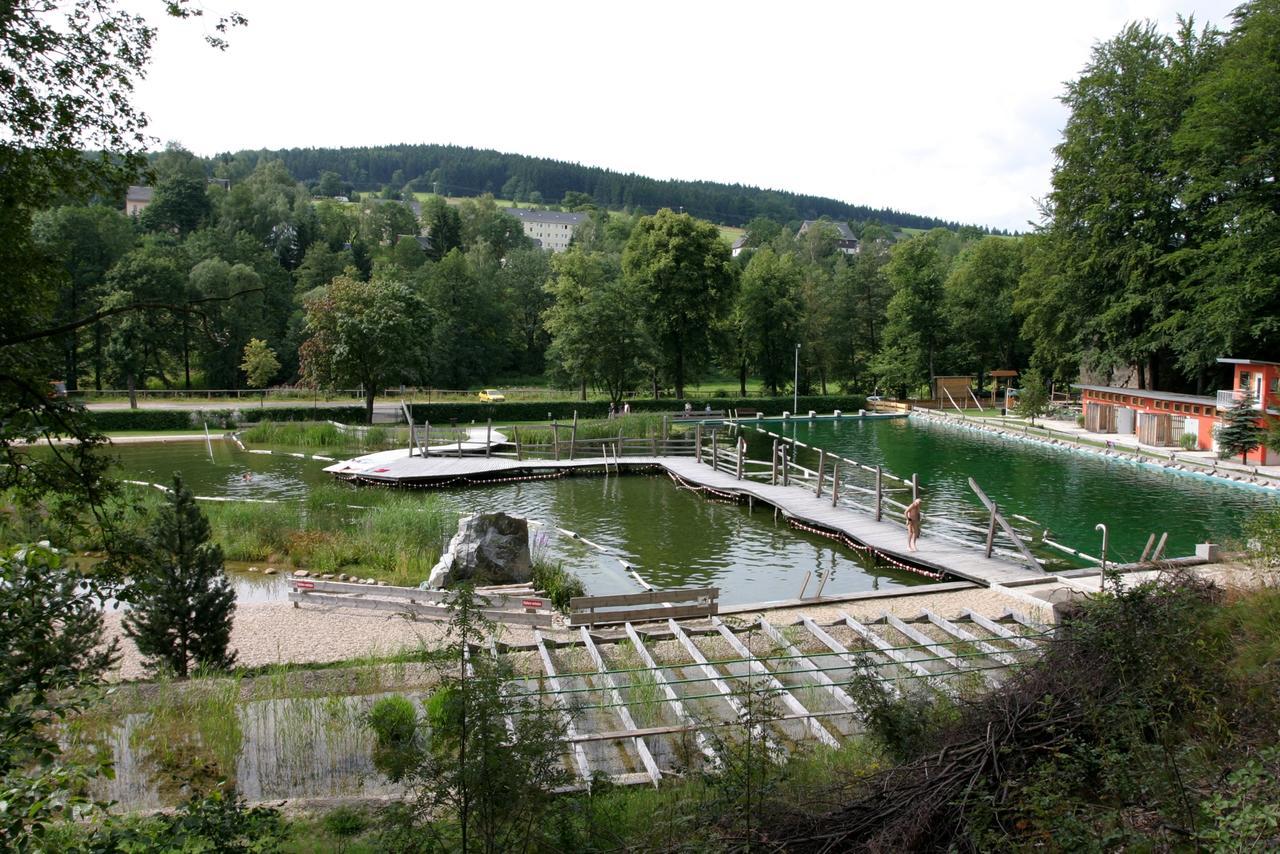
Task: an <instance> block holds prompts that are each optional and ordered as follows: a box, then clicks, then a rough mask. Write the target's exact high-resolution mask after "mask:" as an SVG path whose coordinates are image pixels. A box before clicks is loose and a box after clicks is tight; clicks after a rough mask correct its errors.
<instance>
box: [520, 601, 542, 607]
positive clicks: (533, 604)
mask: <svg viewBox="0 0 1280 854" xmlns="http://www.w3.org/2000/svg"><path fill="white" fill-rule="evenodd" d="M520 604H521V605H522V606H523V607H525V608H541V607H542V600H541V599H522V600H521V601H520Z"/></svg>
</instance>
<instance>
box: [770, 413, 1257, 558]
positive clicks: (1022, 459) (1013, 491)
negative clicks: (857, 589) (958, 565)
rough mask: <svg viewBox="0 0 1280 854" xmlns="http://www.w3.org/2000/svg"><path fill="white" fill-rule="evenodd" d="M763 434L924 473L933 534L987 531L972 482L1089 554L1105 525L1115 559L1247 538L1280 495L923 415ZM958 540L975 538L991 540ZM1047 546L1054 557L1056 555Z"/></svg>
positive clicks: (809, 458) (1005, 508)
mask: <svg viewBox="0 0 1280 854" xmlns="http://www.w3.org/2000/svg"><path fill="white" fill-rule="evenodd" d="M763 426H764V428H765V429H767V430H771V431H773V432H774V433H781V434H783V435H786V436H790V437H792V438H795V439H797V440H798V441H800V442H804V443H805V444H809V445H813V446H815V447H817V448H825V449H827V450H828V451H831V452H834V453H837V454H840V455H841V456H844V457H847V458H850V459H853V460H856V461H858V462H861V463H864V464H866V465H870V466H875V465H879V466H883V467H884V469H885V470H886V471H888V472H892V473H893V474H896V475H898V476H900V477H904V478H909V477H910V476H911V474H912V473H913V472H915V473H917V475H918V477H919V482H920V486H921V494H922V497H923V499H924V517H925V530H926V531H928V530H929V525H930V521H931V520H933V521H935V522H939V523H943V524H945V523H944V519H955V520H963V521H965V522H967V523H970V524H975V525H977V526H979V527H982V528H984V529H985V526H986V513H985V511H983V510H982V509H981V504H980V502H979V500H978V498H977V497H976V496H975V495H974V493H973V491H972V490H971V489H970V488H969V484H968V478H970V477H972V478H973V479H974V480H975V481H977V483H978V485H979V486H980V487H981V488H982V490H983V491H984V492H985V493H986V494H987V495H988V496H989V497H990V498H991V499H992V500H993V501H995V502H996V504H998V505H999V507H1000V509H1001V511H1002V513H1003V514H1004V515H1005V516H1007V517H1012V515H1013V514H1017V515H1018V516H1022V517H1025V519H1016V518H1010V521H1012V522H1013V523H1014V525H1015V527H1017V528H1018V529H1020V530H1022V531H1024V532H1027V533H1035V534H1037V535H1038V534H1040V533H1042V532H1043V531H1044V530H1045V529H1048V530H1049V531H1050V537H1051V539H1053V540H1055V541H1057V542H1060V543H1063V544H1065V545H1068V546H1071V547H1073V548H1076V549H1079V550H1080V551H1083V552H1085V553H1087V554H1091V555H1095V556H1096V555H1097V554H1098V551H1099V548H1100V545H1101V534H1100V533H1099V532H1098V531H1096V530H1095V529H1094V526H1095V525H1096V524H1098V523H1099V522H1101V523H1105V524H1106V525H1107V528H1108V531H1109V540H1110V541H1109V545H1108V555H1107V556H1108V559H1109V560H1120V561H1131V560H1137V558H1138V557H1139V556H1140V555H1141V553H1142V549H1143V547H1144V546H1145V545H1146V542H1147V538H1148V536H1149V535H1150V534H1152V533H1155V534H1156V536H1157V538H1158V537H1159V535H1160V534H1162V533H1164V532H1168V534H1169V539H1168V544H1167V545H1166V548H1165V554H1166V556H1171V557H1179V556H1184V555H1190V554H1193V553H1194V551H1195V545H1196V543H1203V542H1217V543H1222V542H1227V541H1230V540H1232V539H1236V538H1238V537H1239V536H1240V532H1241V526H1242V524H1243V522H1244V520H1245V519H1247V518H1248V517H1249V515H1250V514H1251V513H1254V512H1257V511H1258V510H1261V509H1263V508H1267V507H1274V506H1275V505H1276V502H1277V498H1276V496H1275V495H1274V494H1273V493H1268V492H1264V491H1262V490H1260V489H1257V488H1252V487H1243V486H1227V485H1224V484H1222V483H1217V482H1214V481H1212V480H1210V479H1208V478H1205V477H1200V476H1195V475H1188V474H1186V473H1178V472H1176V471H1171V470H1165V469H1161V468H1153V467H1150V466H1139V465H1136V464H1134V463H1129V462H1123V461H1120V460H1116V459H1113V458H1107V457H1103V456H1101V455H1098V454H1095V453H1091V452H1085V451H1077V450H1071V449H1068V448H1062V447H1055V446H1048V445H1044V444H1041V443H1036V442H1031V441H1026V440H1022V439H1017V438H1004V437H998V436H994V435H992V434H989V433H981V432H976V431H973V430H968V429H965V428H963V427H953V426H947V425H940V424H935V423H932V422H922V421H919V420H916V419H907V418H896V419H877V420H858V419H843V420H841V421H815V422H792V423H789V424H786V425H780V424H778V423H776V422H775V423H772V424H766V425H763ZM746 435H747V437H748V442H749V447H750V455H751V456H752V457H754V458H758V459H768V458H769V447H770V445H771V444H772V439H770V438H769V437H768V436H766V435H764V434H762V433H760V432H758V431H757V430H755V429H754V428H748V429H747V431H746ZM800 453H801V456H800V460H799V461H800V462H801V463H802V464H808V465H809V466H810V467H813V466H814V464H815V462H816V460H817V453H816V452H814V451H804V450H801V452H800ZM895 497H898V498H901V497H902V496H901V495H897V496H895ZM1026 520H1032V521H1030V522H1028V521H1026ZM951 533H954V534H955V535H956V536H962V537H965V538H967V539H972V540H974V541H978V540H980V539H982V537H983V535H982V534H977V533H974V532H971V531H964V530H958V531H951ZM1035 550H1036V551H1037V553H1038V554H1039V556H1041V557H1045V558H1050V557H1053V555H1054V554H1056V553H1055V552H1052V551H1046V550H1044V549H1043V548H1037V549H1035ZM1061 557H1062V556H1061V555H1059V558H1061Z"/></svg>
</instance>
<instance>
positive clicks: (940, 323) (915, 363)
mask: <svg viewBox="0 0 1280 854" xmlns="http://www.w3.org/2000/svg"><path fill="white" fill-rule="evenodd" d="M954 252H955V237H954V235H953V234H951V232H949V231H946V230H945V229H939V228H935V229H934V230H933V231H930V232H927V233H925V234H922V235H919V236H918V237H913V238H911V239H910V240H907V241H904V242H902V243H899V244H897V245H895V246H894V247H893V251H892V255H891V258H890V260H889V263H888V265H887V266H886V267H885V272H886V274H887V275H888V277H889V282H890V284H891V285H892V287H893V291H894V292H893V297H892V299H890V300H889V306H888V309H887V314H886V318H885V328H884V334H883V338H884V341H885V345H884V347H883V348H882V349H881V353H880V356H879V357H878V358H877V359H876V364H875V367H874V368H873V370H874V371H875V372H876V374H877V375H879V376H880V377H881V378H882V379H883V381H884V382H885V384H886V385H889V386H891V387H893V388H897V389H899V390H902V389H909V388H911V387H913V386H916V385H919V384H920V383H921V382H924V381H925V380H927V379H932V378H933V377H934V376H936V374H937V370H936V369H937V359H938V357H939V355H940V353H941V350H942V346H943V344H944V342H945V339H946V335H947V326H946V319H945V317H944V315H943V297H944V283H945V282H946V280H947V274H948V272H949V269H950V265H951V257H952V255H953V253H954Z"/></svg>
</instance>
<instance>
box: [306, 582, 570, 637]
mask: <svg viewBox="0 0 1280 854" xmlns="http://www.w3.org/2000/svg"><path fill="white" fill-rule="evenodd" d="M289 601H290V602H298V603H303V604H310V605H328V606H330V607H336V608H361V609H364V610H366V611H390V612H392V613H394V614H412V615H414V616H415V617H423V618H425V619H428V620H448V619H450V618H452V617H453V612H452V611H450V610H449V609H448V608H440V607H433V606H431V605H419V604H417V603H416V602H396V601H391V600H387V599H355V598H351V597H349V596H330V595H327V594H324V593H299V592H297V591H293V592H290V593H289ZM480 613H481V614H482V615H484V617H485V618H486V619H489V620H493V621H494V622H497V623H509V624H514V625H520V626H541V627H543V628H550V627H551V625H552V623H553V622H554V616H553V615H552V614H545V613H533V614H528V613H525V612H524V611H496V610H490V609H483V610H481V611H480Z"/></svg>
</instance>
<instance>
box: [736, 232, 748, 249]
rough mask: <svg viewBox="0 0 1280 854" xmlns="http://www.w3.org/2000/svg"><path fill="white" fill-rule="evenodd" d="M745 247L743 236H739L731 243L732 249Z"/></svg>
mask: <svg viewBox="0 0 1280 854" xmlns="http://www.w3.org/2000/svg"><path fill="white" fill-rule="evenodd" d="M746 245H747V236H746V235H745V234H739V235H738V239H737V240H735V241H733V248H734V249H741V248H743V247H744V246H746Z"/></svg>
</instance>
